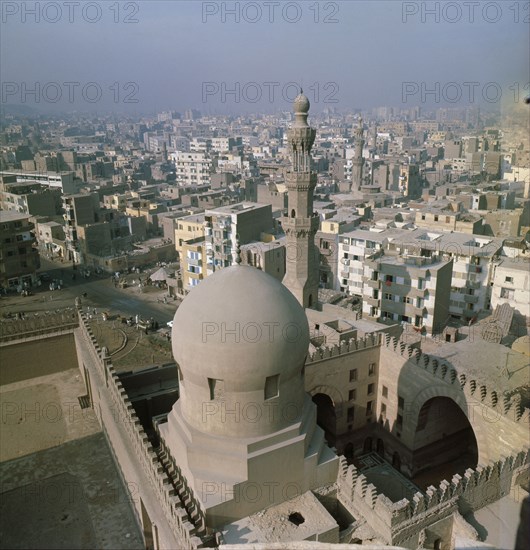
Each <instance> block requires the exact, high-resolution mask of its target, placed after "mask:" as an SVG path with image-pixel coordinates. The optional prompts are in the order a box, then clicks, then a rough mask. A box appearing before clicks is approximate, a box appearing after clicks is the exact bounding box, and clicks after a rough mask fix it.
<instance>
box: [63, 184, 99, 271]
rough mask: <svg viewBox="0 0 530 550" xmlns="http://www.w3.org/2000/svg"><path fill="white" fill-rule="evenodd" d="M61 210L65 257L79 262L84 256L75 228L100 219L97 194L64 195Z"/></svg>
mask: <svg viewBox="0 0 530 550" xmlns="http://www.w3.org/2000/svg"><path fill="white" fill-rule="evenodd" d="M63 210H64V236H65V248H66V259H67V260H70V261H73V262H75V263H78V264H79V263H82V262H83V261H84V258H83V253H82V250H81V247H80V242H79V236H78V234H77V229H78V226H80V225H86V224H93V223H98V222H99V221H100V209H99V196H98V194H97V193H91V194H75V195H64V196H63Z"/></svg>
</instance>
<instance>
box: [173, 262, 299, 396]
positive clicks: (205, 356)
mask: <svg viewBox="0 0 530 550" xmlns="http://www.w3.org/2000/svg"><path fill="white" fill-rule="evenodd" d="M172 346H173V356H174V358H175V361H177V363H178V364H179V366H180V368H181V370H182V374H183V376H184V379H186V374H187V373H189V375H192V376H193V377H194V378H195V377H196V376H197V375H202V376H204V383H205V384H206V383H207V380H206V378H207V377H210V378H216V379H223V380H230V379H234V380H235V379H237V380H238V381H239V384H241V386H246V385H250V386H253V385H254V383H255V382H256V381H257V380H256V378H258V379H259V384H260V386H261V380H262V379H263V377H266V376H270V375H274V374H277V373H278V372H280V371H281V372H282V373H283V374H288V371H291V370H295V371H300V369H301V368H302V365H303V363H304V358H305V356H306V354H307V351H308V348H309V326H308V322H307V317H306V315H305V312H304V310H303V308H302V307H301V306H300V304H299V303H298V301H297V300H296V298H295V297H294V296H293V295H292V294H291V292H289V290H288V289H287V288H285V286H283V285H282V284H281V283H280V282H279V281H277V280H276V279H274V278H273V277H271V276H270V275H268V274H266V273H263V272H262V271H260V270H259V269H256V268H255V267H249V266H232V267H228V268H225V269H222V270H220V271H218V272H216V273H214V274H212V275H210V276H209V277H207V278H206V279H205V280H204V281H202V282H201V283H200V284H199V286H198V287H197V288H195V289H193V290H192V291H191V293H190V294H189V295H188V296H186V298H185V299H184V301H183V302H182V304H181V305H180V307H179V308H178V309H177V311H176V313H175V317H174V320H173V329H172Z"/></svg>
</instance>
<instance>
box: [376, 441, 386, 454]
mask: <svg viewBox="0 0 530 550" xmlns="http://www.w3.org/2000/svg"><path fill="white" fill-rule="evenodd" d="M376 453H377V454H378V455H379V456H380V457H381V458H385V444H384V443H383V440H382V439H378V440H377V445H376Z"/></svg>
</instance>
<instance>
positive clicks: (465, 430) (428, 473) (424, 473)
mask: <svg viewBox="0 0 530 550" xmlns="http://www.w3.org/2000/svg"><path fill="white" fill-rule="evenodd" d="M415 426H416V427H415V433H414V442H413V446H412V464H411V474H412V477H413V478H414V479H415V480H416V482H417V484H418V486H420V487H424V488H425V487H427V486H428V485H431V484H432V485H436V482H437V481H440V480H441V479H444V478H448V476H449V477H450V476H452V475H453V474H455V473H459V474H463V473H464V472H465V470H466V469H467V468H476V466H477V464H478V454H479V453H478V446H477V439H476V437H475V433H474V431H473V427H472V425H471V423H470V421H469V419H468V416H467V414H466V413H465V412H464V411H463V410H462V409H461V407H460V406H459V405H458V404H457V403H456V402H455V401H454V400H453V399H451V398H450V397H446V396H435V397H431V398H429V399H427V400H426V401H425V402H424V403H423V405H422V406H421V408H420V410H419V413H418V416H417V418H416V423H415Z"/></svg>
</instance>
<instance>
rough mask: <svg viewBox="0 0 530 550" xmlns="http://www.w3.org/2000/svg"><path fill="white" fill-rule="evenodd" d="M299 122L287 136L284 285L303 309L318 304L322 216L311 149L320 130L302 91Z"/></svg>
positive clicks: (297, 104)
mask: <svg viewBox="0 0 530 550" xmlns="http://www.w3.org/2000/svg"><path fill="white" fill-rule="evenodd" d="M294 112H295V121H294V123H293V125H292V127H291V128H289V130H288V133H287V139H288V142H289V148H290V151H291V159H292V167H291V169H290V170H287V172H286V175H285V180H286V186H287V190H288V213H287V214H288V215H287V217H285V218H283V220H282V225H283V228H284V230H285V235H286V273H285V278H284V279H283V283H284V285H285V286H286V287H287V288H288V289H289V290H290V291H291V292H292V293H293V294H294V295H295V296H296V298H297V299H298V301H299V302H300V304H301V305H302V306H303V307H315V306H316V304H317V301H318V258H319V255H318V250H317V249H316V247H315V243H314V240H315V233H316V232H317V230H318V223H319V220H318V215H317V214H314V213H313V191H314V189H315V187H316V183H317V175H316V173H314V172H312V171H311V147H312V146H313V143H314V141H315V136H316V130H314V129H313V128H310V127H309V125H308V124H307V114H308V112H309V100H308V99H307V97H306V96H305V95H304V94H303V92H302V91H300V94H299V95H298V96H297V97H296V98H295V100H294Z"/></svg>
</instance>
